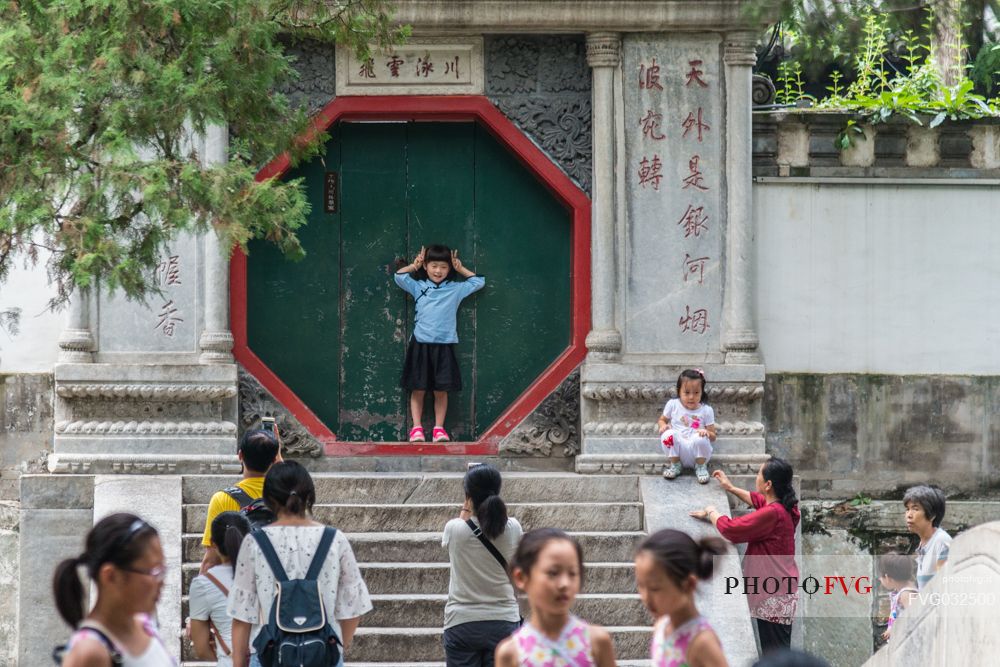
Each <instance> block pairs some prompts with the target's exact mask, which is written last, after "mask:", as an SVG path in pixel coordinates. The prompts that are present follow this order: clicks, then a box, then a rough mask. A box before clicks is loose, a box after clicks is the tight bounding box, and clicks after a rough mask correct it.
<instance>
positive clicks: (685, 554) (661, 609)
mask: <svg viewBox="0 0 1000 667" xmlns="http://www.w3.org/2000/svg"><path fill="white" fill-rule="evenodd" d="M724 553H726V544H725V542H723V541H722V540H720V539H719V538H717V537H703V538H701V539H700V540H698V541H697V542H696V541H695V540H694V539H692V538H691V537H690V536H689V535H688V534H687V533H682V532H681V531H679V530H671V529H665V530H660V531H658V532H656V533H653V534H652V535H650V536H649V537H647V538H646V539H645V541H643V543H642V544H640V545H639V549H638V551H637V552H636V555H635V583H636V587H637V588H638V589H639V597H640V598H641V599H642V603H643V604H644V605H646V608H647V609H649V612H650V613H651V614H652V615H653V616H654V617H655V618H656V619H657V620H656V624H655V626H654V628H653V642H652V645H651V649H650V651H651V656H650V657H651V660H652V664H653V667H681V666H682V665H684V666H688V665H689V666H690V667H726V664H727V663H726V656H725V654H724V653H723V652H722V644H721V643H720V642H719V637H718V635H717V634H715V630H713V629H712V626H711V625H710V624H709V622H708V620H707V619H706V618H705V617H704V616H702V615H701V614H699V613H698V607H697V606H696V605H695V592H696V590H697V588H698V581H699V580H704V579H709V578H711V576H712V570H713V565H714V563H713V561H712V559H713V558H714V557H715V556H721V555H723V554H724Z"/></svg>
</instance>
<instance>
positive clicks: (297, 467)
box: [264, 461, 316, 516]
mask: <svg viewBox="0 0 1000 667" xmlns="http://www.w3.org/2000/svg"><path fill="white" fill-rule="evenodd" d="M264 502H266V503H267V506H268V507H270V508H271V511H272V512H274V513H275V515H277V514H278V512H279V510H281V511H284V512H287V513H289V514H295V515H296V516H303V515H305V513H306V512H312V508H313V505H314V504H315V503H316V487H315V486H314V485H313V480H312V476H310V475H309V471H308V470H306V469H305V468H303V467H302V465H301V464H300V463H298V462H296V461H284V462H283V463H275V464H274V465H273V466H271V469H270V470H268V471H267V474H266V475H264Z"/></svg>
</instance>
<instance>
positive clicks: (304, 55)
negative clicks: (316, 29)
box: [279, 40, 336, 114]
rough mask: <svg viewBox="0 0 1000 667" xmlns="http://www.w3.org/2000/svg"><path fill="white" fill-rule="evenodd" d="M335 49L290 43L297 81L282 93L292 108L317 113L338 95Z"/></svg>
mask: <svg viewBox="0 0 1000 667" xmlns="http://www.w3.org/2000/svg"><path fill="white" fill-rule="evenodd" d="M335 49H336V47H334V46H333V45H332V44H323V43H322V42H316V41H313V40H300V41H295V42H289V43H287V44H286V45H285V51H286V53H288V54H289V55H291V56H293V57H294V58H295V62H294V63H293V64H292V67H293V68H294V69H295V71H296V72H297V73H298V79H297V80H295V81H290V82H288V83H287V84H286V85H285V86H283V87H281V88H280V89H279V90H280V92H282V93H283V94H284V95H286V96H287V97H288V101H289V103H290V104H291V105H292V106H293V107H296V108H298V107H303V106H304V107H305V109H306V111H307V112H308V113H310V114H313V113H316V112H317V111H319V110H320V109H322V108H323V107H324V106H326V105H327V103H328V102H330V100H332V99H333V97H334V95H335V94H336V92H335V91H336V86H335V81H336V66H335V56H334V54H335Z"/></svg>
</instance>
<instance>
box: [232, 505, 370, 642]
mask: <svg viewBox="0 0 1000 667" xmlns="http://www.w3.org/2000/svg"><path fill="white" fill-rule="evenodd" d="M323 529H324V526H273V525H272V526H265V527H264V529H263V530H264V532H265V533H267V537H268V539H269V540H271V544H272V545H273V546H274V551H275V552H276V553H277V554H278V560H279V561H281V565H282V566H283V567H284V568H285V574H287V575H288V578H289V579H301V578H302V577H304V576H306V572H308V571H309V564H310V563H311V562H312V557H313V554H315V553H316V548H317V547H318V546H319V541H320V538H321V537H322V536H323ZM319 588H320V591H321V595H322V596H323V604H324V606H325V607H326V613H327V617H328V618H329V617H332V618H333V619H337V620H340V619H345V618H357V617H358V616H361V615H362V614H365V613H367V612H369V611H371V609H372V601H371V598H370V597H369V595H368V587H367V586H366V585H365V581H364V579H362V578H361V570H360V568H358V562H357V561H356V560H355V559H354V552H353V551H352V550H351V545H350V543H348V541H347V538H346V537H345V536H344V533H343V531H340V530H338V531H337V534H336V536H335V537H334V538H333V544H331V545H330V551H329V552H328V553H327V556H326V561H324V563H323V567H322V569H320V573H319ZM277 594H278V587H277V586H276V585H275V580H274V575H273V574H272V573H271V568H270V566H269V565H268V564H267V559H265V558H264V555H263V554H262V553H261V552H260V547H259V546H258V545H257V540H256V539H254V538H253V537H252V536H250V535H247V537H246V539H244V540H243V546H241V547H240V557H239V559H238V560H237V561H236V574H235V576H234V577H233V585H232V587H231V588H230V589H229V601H228V603H227V605H226V612H227V613H228V614H229V615H230V616H231V617H232V618H234V619H236V620H240V621H243V622H244V623H250V624H251V625H253V626H254V627H253V629H252V631H251V633H250V643H251V644H253V640H254V639H255V638H256V637H257V633H258V632H259V630H260V626H261V625H263V624H264V623H267V621H268V619H269V618H270V613H271V606H272V605H273V603H274V598H275V596H276V595H277ZM331 620H332V619H331ZM333 627H334V629H335V630H336V631H337V636H338V637H341V638H343V637H342V634H341V631H340V624H339V623H334V624H333Z"/></svg>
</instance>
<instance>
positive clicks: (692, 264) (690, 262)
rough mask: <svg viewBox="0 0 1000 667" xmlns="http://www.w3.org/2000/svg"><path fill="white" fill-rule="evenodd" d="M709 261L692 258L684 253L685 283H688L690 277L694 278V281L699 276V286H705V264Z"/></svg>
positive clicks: (704, 258) (705, 258) (702, 258)
mask: <svg viewBox="0 0 1000 667" xmlns="http://www.w3.org/2000/svg"><path fill="white" fill-rule="evenodd" d="M708 259H709V258H708V257H692V256H691V255H689V254H687V253H684V282H687V279H688V276H692V278H691V279H692V280H694V276H697V277H698V284H699V285H702V284H704V281H705V263H706V262H707V261H708Z"/></svg>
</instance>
